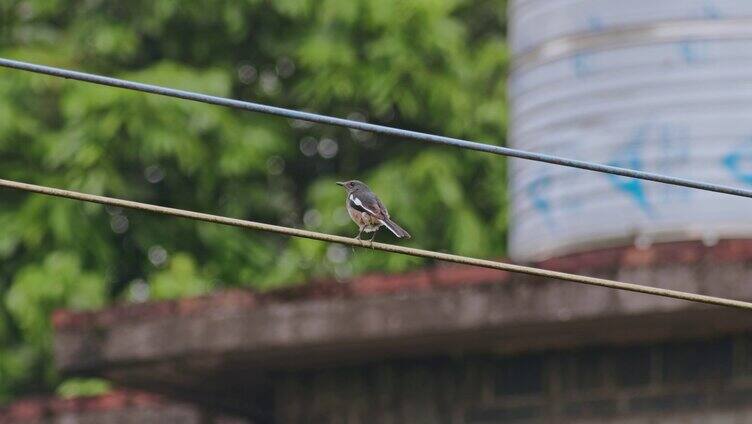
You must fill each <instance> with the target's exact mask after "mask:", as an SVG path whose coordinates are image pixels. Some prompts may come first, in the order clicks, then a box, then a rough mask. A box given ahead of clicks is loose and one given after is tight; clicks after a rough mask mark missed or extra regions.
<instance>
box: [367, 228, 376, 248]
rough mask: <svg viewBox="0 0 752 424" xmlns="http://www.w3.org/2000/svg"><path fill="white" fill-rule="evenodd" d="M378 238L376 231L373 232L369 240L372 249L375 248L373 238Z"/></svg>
mask: <svg viewBox="0 0 752 424" xmlns="http://www.w3.org/2000/svg"><path fill="white" fill-rule="evenodd" d="M375 238H376V231H374V232H373V235H372V236H371V239H370V240H368V241H369V242H370V243H371V249H373V240H374V239H375Z"/></svg>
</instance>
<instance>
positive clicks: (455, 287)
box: [54, 241, 752, 394]
mask: <svg viewBox="0 0 752 424" xmlns="http://www.w3.org/2000/svg"><path fill="white" fill-rule="evenodd" d="M750 258H752V242H749V241H724V242H721V243H719V244H718V245H717V246H715V247H711V248H708V247H704V246H702V245H701V244H699V243H672V244H666V245H660V246H656V247H654V248H651V249H648V250H636V249H620V250H618V249H612V250H608V251H602V252H596V253H591V254H586V255H580V256H579V257H576V256H574V257H569V258H561V259H557V260H556V261H548V262H547V263H545V264H543V266H545V267H548V268H552V269H563V270H568V271H573V270H575V269H574V268H578V267H579V268H578V272H582V273H588V274H590V275H597V276H602V277H607V278H614V279H619V280H623V281H627V282H632V283H638V284H645V285H652V286H657V287H666V288H672V289H679V290H685V291H690V292H695V293H704V294H709V295H713V296H723V297H731V298H735V299H743V300H750V299H752V262H750V261H749V259H750ZM577 264H579V265H577ZM54 322H55V327H56V335H55V357H56V362H57V365H58V367H59V369H60V370H61V371H62V372H63V373H66V374H78V375H87V374H93V375H101V376H105V377H107V378H110V379H112V380H113V381H116V382H118V383H122V384H126V385H130V386H133V387H139V386H143V387H155V386H157V387H164V388H165V392H170V390H171V388H174V389H175V390H182V391H185V390H186V388H191V387H192V388H195V389H196V390H197V391H211V392H214V393H221V392H222V391H223V390H232V388H233V387H239V386H242V387H243V388H244V390H249V391H250V392H249V393H251V394H253V393H257V392H253V390H254V389H252V388H251V386H253V385H252V384H251V385H249V382H253V381H255V382H258V385H257V386H258V388H257V390H258V393H263V385H264V380H265V378H266V376H267V373H268V372H272V371H275V370H289V369H305V368H312V367H325V366H334V365H337V366H340V365H342V364H344V363H360V362H364V361H369V360H374V359H382V358H385V357H405V356H414V355H426V354H431V355H459V354H462V353H472V352H518V351H530V350H539V349H550V348H558V347H571V346H578V345H589V344H596V343H632V342H638V341H645V340H667V339H676V338H691V337H702V336H706V335H710V334H712V335H718V334H723V333H735V332H739V331H744V330H747V329H750V328H752V314H749V313H745V312H741V311H737V310H733V309H728V308H720V307H703V306H698V305H696V304H692V303H689V302H684V301H678V300H672V299H665V298H657V297H651V296H647V295H642V294H634V293H628V292H620V291H613V290H607V289H603V288H599V287H589V286H581V285H576V284H573V283H567V282H560V281H553V280H545V279H540V278H535V277H528V276H517V275H515V276H511V275H509V274H507V273H502V272H498V271H490V270H484V269H475V268H467V267H437V268H432V269H427V270H422V271H418V272H414V273H410V274H405V275H402V276H369V277H365V278H362V279H358V280H356V281H353V282H352V283H350V284H340V283H318V284H313V285H309V286H303V287H299V288H297V289H294V290H289V291H284V292H279V293H274V294H267V295H259V294H254V293H251V292H247V291H238V290H233V291H227V292H222V293H218V294H216V295H213V296H210V297H206V298H199V299H187V300H183V301H175V302H158V303H151V304H144V305H131V306H119V307H116V308H113V309H109V310H106V311H102V312H97V313H88V314H77V313H70V312H65V311H64V312H59V313H57V314H56V315H55V320H54ZM187 371H189V372H187ZM178 388H179V389H178Z"/></svg>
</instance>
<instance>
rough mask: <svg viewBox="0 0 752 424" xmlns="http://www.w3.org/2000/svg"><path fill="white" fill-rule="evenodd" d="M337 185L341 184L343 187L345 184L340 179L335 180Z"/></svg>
mask: <svg viewBox="0 0 752 424" xmlns="http://www.w3.org/2000/svg"><path fill="white" fill-rule="evenodd" d="M337 185H341V186H343V187H344V186H345V183H343V182H342V181H337Z"/></svg>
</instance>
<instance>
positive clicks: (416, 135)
mask: <svg viewBox="0 0 752 424" xmlns="http://www.w3.org/2000/svg"><path fill="white" fill-rule="evenodd" d="M0 66H2V67H6V68H13V69H19V70H23V71H29V72H35V73H39V74H45V75H51V76H56V77H61V78H66V79H74V80H78V81H84V82H90V83H94V84H100V85H107V86H111V87H117V88H123V89H128V90H135V91H141V92H144V93H151V94H158V95H161V96H167V97H175V98H179V99H184V100H191V101H196V102H202V103H208V104H213V105H218V106H226V107H231V108H235V109H242V110H248V111H252V112H260V113H265V114H269V115H276V116H283V117H286V118H291V119H299V120H303V121H309V122H315V123H320V124H328V125H335V126H340V127H345V128H351V129H355V130H361V131H369V132H373V133H376V134H383V135H388V136H394V137H401V138H409V139H413V140H417V141H423V142H430V143H435V144H442V145H449V146H455V147H460V148H463V149H470V150H477V151H480V152H486V153H493V154H496V155H501V156H509V157H515V158H520V159H527V160H532V161H537V162H545V163H550V164H554V165H561V166H567V167H570V168H579V169H585V170H588V171H594V172H602V173H606V174H613V175H621V176H624V177H631V178H637V179H641V180H648V181H655V182H659V183H664V184H670V185H675V186H681V187H689V188H694V189H698V190H703V191H711V192H716V193H724V194H730V195H733V196H740V197H749V198H752V190H747V189H743V188H737V187H730V186H725V185H719V184H712V183H707V182H703V181H697V180H690V179H685V178H678V177H671V176H668V175H662V174H657V173H652V172H646V171H638V170H634V169H627V168H621V167H618V166H611V165H602V164H598V163H594V162H588V161H581V160H576V159H568V158H564V157H560V156H554V155H547V154H543V153H535V152H529V151H525V150H519V149H512V148H509V147H502V146H494V145H491V144H485V143H478V142H474V141H469V140H462V139H459V138H452V137H445V136H440V135H434V134H427V133H422V132H418V131H410V130H403V129H399V128H394V127H388V126H384V125H377V124H369V123H367V122H361V121H354V120H351V119H342V118H335V117H332V116H326V115H319V114H316V113H310V112H302V111H298V110H292V109H285V108H281V107H276V106H269V105H264V104H260V103H252V102H246V101H241V100H234V99H228V98H225V97H219V96H211V95H207V94H200V93H195V92H191V91H184V90H177V89H174V88H168V87H162V86H158V85H151V84H143V83H138V82H133V81H127V80H123V79H117V78H110V77H105V76H101V75H95V74H89V73H84V72H77V71H71V70H67V69H62V68H57V67H52V66H44V65H37V64H33V63H28V62H20V61H17V60H10V59H4V58H0Z"/></svg>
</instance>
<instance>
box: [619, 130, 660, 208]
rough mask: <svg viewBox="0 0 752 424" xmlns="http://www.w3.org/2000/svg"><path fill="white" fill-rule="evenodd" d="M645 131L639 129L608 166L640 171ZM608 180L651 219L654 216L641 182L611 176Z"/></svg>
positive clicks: (641, 168)
mask: <svg viewBox="0 0 752 424" xmlns="http://www.w3.org/2000/svg"><path fill="white" fill-rule="evenodd" d="M647 130H648V127H647V126H645V127H642V128H639V129H638V130H637V131H636V134H635V136H634V137H633V138H632V140H631V141H630V142H629V143H627V145H625V146H624V149H623V151H622V152H620V154H619V158H617V159H614V160H612V161H611V162H609V163H608V164H609V165H611V166H618V167H620V168H628V169H634V170H636V171H642V170H643V163H642V157H641V154H642V146H643V144H644V142H645V137H646V135H647ZM608 179H609V180H610V181H611V183H612V184H613V185H614V186H615V187H616V188H617V189H618V190H620V191H623V192H624V193H626V194H627V195H628V196H629V197H630V198H632V200H634V201H635V203H637V206H638V207H639V208H640V209H641V210H642V211H643V212H645V213H646V214H647V215H648V216H651V217H652V216H653V215H654V211H653V208H652V207H651V206H650V202H649V201H648V198H647V195H646V193H645V187H644V184H643V181H642V180H638V179H635V178H630V177H622V176H620V175H611V174H609V175H608Z"/></svg>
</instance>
